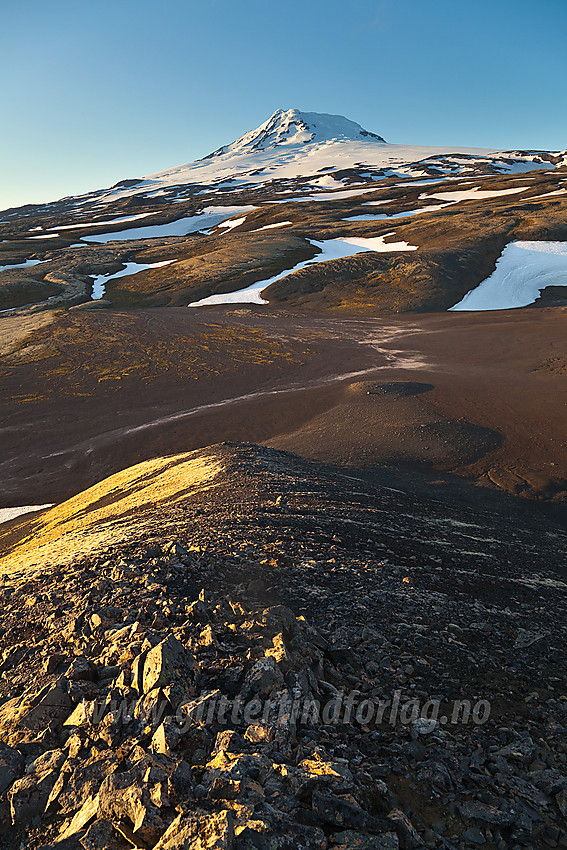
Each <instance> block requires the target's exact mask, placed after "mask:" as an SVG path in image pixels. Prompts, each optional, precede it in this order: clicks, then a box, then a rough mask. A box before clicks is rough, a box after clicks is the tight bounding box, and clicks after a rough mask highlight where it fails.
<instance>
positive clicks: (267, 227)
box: [252, 221, 293, 233]
mask: <svg viewBox="0 0 567 850" xmlns="http://www.w3.org/2000/svg"><path fill="white" fill-rule="evenodd" d="M286 224H293V221H277V222H276V223H275V224H265V225H264V226H263V227H259V228H258V229H257V230H253V231H252V233H260V231H261V230H273V229H274V228H275V227H284V226H285V225H286Z"/></svg>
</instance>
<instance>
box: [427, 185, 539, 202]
mask: <svg viewBox="0 0 567 850" xmlns="http://www.w3.org/2000/svg"><path fill="white" fill-rule="evenodd" d="M529 188H530V187H529V186H519V187H518V188H516V189H492V190H490V189H488V190H484V191H483V190H481V189H479V187H478V186H474V187H473V188H472V189H462V190H457V191H455V192H436V193H435V194H432V195H428V194H423V195H420V196H419V200H420V201H421V200H423V198H435V200H438V201H468V200H476V201H484V200H485V199H486V198H500V197H504V196H505V195H516V194H517V193H518V192H524V191H525V190H526V189H529Z"/></svg>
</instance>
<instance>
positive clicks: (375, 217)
mask: <svg viewBox="0 0 567 850" xmlns="http://www.w3.org/2000/svg"><path fill="white" fill-rule="evenodd" d="M450 206H451V204H432V205H431V206H430V207H421V208H420V209H418V210H406V212H399V213H394V214H393V215H386V213H380V214H379V215H351V216H349V217H348V218H343V221H383V220H384V219H392V218H407V217H408V216H410V215H419V214H420V213H426V212H435V211H436V210H443V209H445V207H450Z"/></svg>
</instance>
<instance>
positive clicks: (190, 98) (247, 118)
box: [0, 0, 567, 209]
mask: <svg viewBox="0 0 567 850" xmlns="http://www.w3.org/2000/svg"><path fill="white" fill-rule="evenodd" d="M0 74H1V77H0V79H1V80H2V82H1V84H0V116H1V130H0V209H1V208H6V207H8V206H11V205H17V204H23V203H27V202H41V201H47V200H53V199H56V198H59V197H62V196H64V195H68V194H75V193H79V192H83V191H88V190H90V189H95V188H100V187H103V186H108V185H111V184H112V183H114V182H116V181H117V180H120V179H123V178H127V177H140V176H142V175H144V174H150V173H152V172H155V171H159V170H162V169H164V168H168V167H170V166H174V165H179V164H181V163H184V162H189V161H191V160H193V159H196V158H198V157H200V156H203V155H205V154H206V153H208V152H209V151H211V150H213V149H214V148H216V147H219V146H220V145H222V144H226V143H228V142H230V141H232V140H233V139H235V138H237V137H238V136H239V135H241V134H242V133H243V132H245V131H246V130H249V129H252V128H253V127H256V126H257V125H258V124H260V123H261V122H262V121H264V120H265V119H266V118H268V117H269V115H271V113H272V112H273V111H274V110H275V109H276V108H278V107H282V108H286V109H288V108H290V107H297V108H298V109H303V110H306V111H312V112H331V113H338V114H342V115H346V116H347V117H348V118H351V119H352V120H354V121H358V122H359V123H360V124H362V125H363V126H364V127H366V128H367V129H368V130H371V131H374V132H377V133H379V134H380V135H383V136H384V138H385V139H386V140H387V141H391V142H405V143H410V144H431V145H436V144H439V145H445V144H455V145H457V144H459V145H468V146H475V147H492V148H516V147H518V148H542V149H547V150H558V149H565V148H567V94H566V92H567V84H566V82H567V0H538V2H527V0H514V2H512V0H470V2H468V3H459V2H455V0H430V2H424V0H374V2H372V0H347V2H345V0H301V2H298V0H287V2H286V3H285V4H284V3H281V4H280V3H276V2H275V0H240V2H235V0H153V2H148V0H94V2H82V0H51V2H45V0H20V2H18V3H16V2H9V0H0Z"/></svg>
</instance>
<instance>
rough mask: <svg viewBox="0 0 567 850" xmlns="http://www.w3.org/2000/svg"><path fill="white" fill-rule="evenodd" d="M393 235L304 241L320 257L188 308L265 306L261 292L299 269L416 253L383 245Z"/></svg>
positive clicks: (411, 247)
mask: <svg viewBox="0 0 567 850" xmlns="http://www.w3.org/2000/svg"><path fill="white" fill-rule="evenodd" d="M393 235H394V234H393V233H385V234H383V235H382V236H374V237H370V238H368V239H364V238H358V237H348V238H347V239H325V240H324V241H322V242H318V241H317V240H315V239H308V240H307V241H308V242H309V243H310V244H311V245H314V246H315V247H316V248H319V251H320V253H319V254H317V256H315V257H313V258H312V259H310V260H303V261H302V262H300V263H298V264H297V265H296V266H294V267H293V268H292V269H285V270H284V271H283V272H280V273H279V274H277V275H274V276H273V277H270V278H268V279H267V280H260V281H258V282H257V283H253V284H251V285H250V286H247V287H246V288H245V289H239V290H238V291H237V292H223V293H219V294H217V295H209V296H208V298H201V300H200V301H193V302H192V303H191V304H189V305H188V306H189V307H206V306H213V305H215V304H268V303H269V302H268V301H266V300H265V299H263V298H262V297H261V293H262V291H263V290H264V289H267V288H268V286H271V285H272V283H276V281H278V280H282V279H283V278H285V277H287V276H288V275H291V274H293V273H294V272H297V271H299V270H300V269H304V268H307V266H312V265H316V264H318V263H323V262H326V261H327V260H341V259H344V258H345V257H352V256H354V255H355V254H361V253H364V252H367V251H379V252H385V251H415V250H417V246H416V245H408V243H407V242H388V243H386V242H385V241H384V240H385V239H387V238H388V237H389V236H393Z"/></svg>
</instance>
